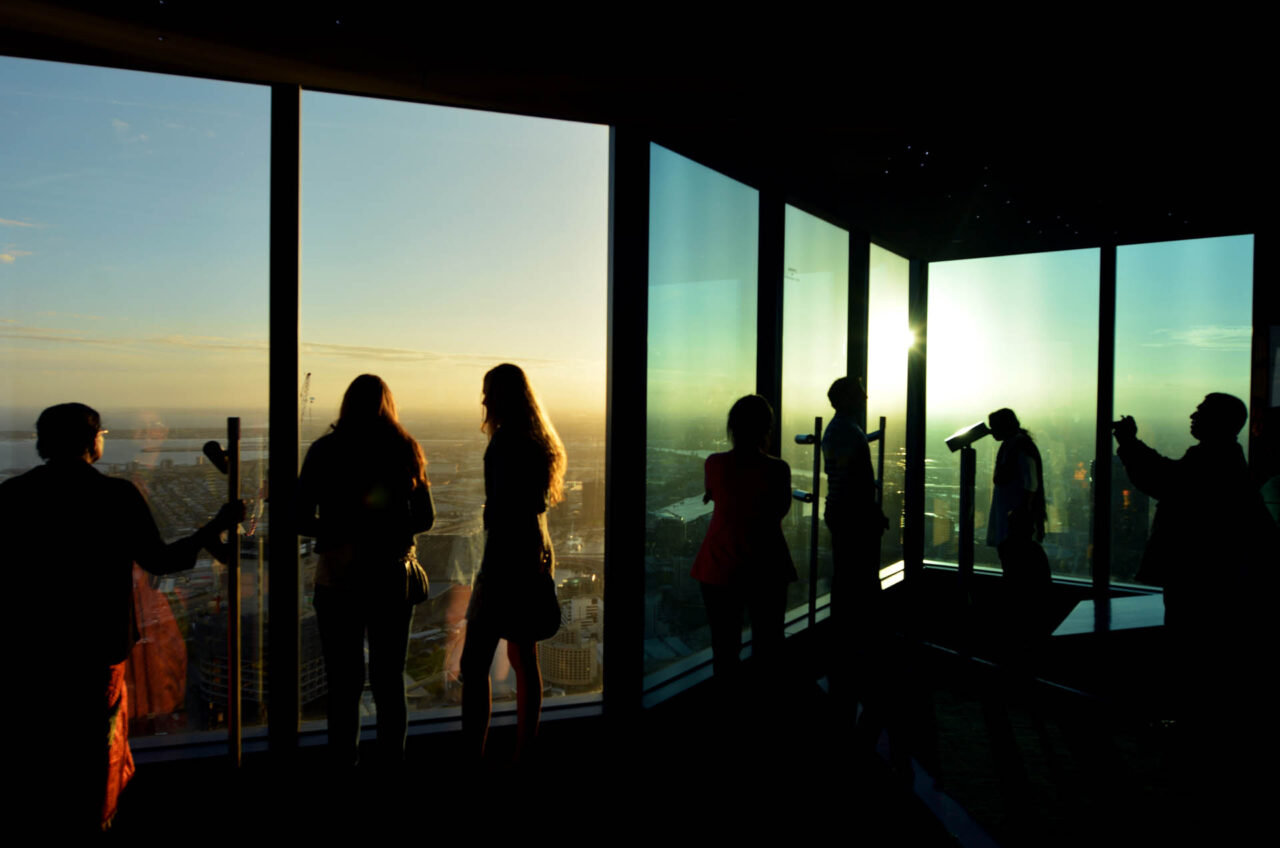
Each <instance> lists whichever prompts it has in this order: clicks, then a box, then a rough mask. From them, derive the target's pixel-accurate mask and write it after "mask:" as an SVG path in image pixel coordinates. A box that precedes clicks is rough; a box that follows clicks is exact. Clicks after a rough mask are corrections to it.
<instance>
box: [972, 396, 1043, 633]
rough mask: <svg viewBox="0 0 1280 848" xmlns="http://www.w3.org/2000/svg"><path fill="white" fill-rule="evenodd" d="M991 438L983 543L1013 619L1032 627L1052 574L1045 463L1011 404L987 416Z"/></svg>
mask: <svg viewBox="0 0 1280 848" xmlns="http://www.w3.org/2000/svg"><path fill="white" fill-rule="evenodd" d="M987 426H988V427H989V428H990V429H991V437H992V438H993V439H995V440H996V441H997V442H999V443H1000V449H999V450H998V451H997V452H996V465H995V473H994V475H993V477H992V487H991V513H990V516H989V517H988V519H987V544H988V545H990V546H992V547H994V548H995V549H996V552H997V553H998V554H999V556H1000V570H1001V571H1002V572H1003V574H1004V578H1005V588H1006V589H1007V594H1008V595H1009V596H1010V601H1011V604H1010V607H1011V613H1012V614H1013V616H1014V618H1015V619H1018V620H1020V621H1021V622H1023V623H1024V624H1026V625H1028V626H1031V625H1032V624H1033V623H1034V621H1035V614H1036V612H1037V611H1038V610H1037V608H1038V607H1039V606H1040V605H1041V604H1043V603H1044V601H1045V599H1046V598H1045V595H1046V593H1047V592H1048V591H1049V588H1050V585H1051V582H1052V577H1051V575H1050V570H1049V559H1048V557H1046V556H1045V553H1044V549H1043V548H1041V547H1040V543H1041V542H1042V541H1044V526H1045V519H1046V516H1047V512H1046V509H1045V497H1044V464H1043V462H1042V461H1041V459H1040V450H1039V449H1038V448H1037V447H1036V443H1035V442H1034V441H1032V439H1031V434H1030V433H1028V432H1027V431H1026V430H1025V429H1023V427H1022V424H1021V422H1019V421H1018V416H1017V415H1016V414H1015V413H1014V411H1013V410H1012V409H997V410H996V411H995V412H993V413H991V415H989V416H988V417H987Z"/></svg>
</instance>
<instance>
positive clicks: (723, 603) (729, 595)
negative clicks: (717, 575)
mask: <svg viewBox="0 0 1280 848" xmlns="http://www.w3.org/2000/svg"><path fill="white" fill-rule="evenodd" d="M699 585H700V586H701V587H702V602H703V604H704V605H706V608H707V623H708V624H709V625H710V627H711V662H712V667H713V668H714V669H715V673H716V677H717V678H719V679H720V683H721V687H722V688H723V687H724V686H727V685H729V684H731V683H732V682H733V679H734V678H735V677H736V676H737V673H738V666H739V664H740V659H739V658H740V656H741V654H742V608H743V598H742V592H741V591H740V590H739V589H738V588H737V587H734V586H715V585H713V584H711V583H701V584H699Z"/></svg>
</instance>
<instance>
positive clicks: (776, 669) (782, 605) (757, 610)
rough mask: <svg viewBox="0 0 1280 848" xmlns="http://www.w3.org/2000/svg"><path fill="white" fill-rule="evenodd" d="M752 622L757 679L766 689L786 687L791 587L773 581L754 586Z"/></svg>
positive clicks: (749, 601) (749, 600)
mask: <svg viewBox="0 0 1280 848" xmlns="http://www.w3.org/2000/svg"><path fill="white" fill-rule="evenodd" d="M747 613H748V615H749V616H750V618H751V658H752V665H754V666H755V669H756V677H757V678H758V679H759V681H760V683H763V684H765V685H772V686H778V685H782V684H781V682H780V681H779V680H777V676H778V675H779V674H780V673H781V671H782V667H783V666H782V650H783V639H784V631H785V628H784V626H783V625H784V621H785V620H786V613H787V584H786V583H782V582H775V581H769V582H765V583H760V584H758V585H753V586H751V589H750V593H749V595H748V597H747Z"/></svg>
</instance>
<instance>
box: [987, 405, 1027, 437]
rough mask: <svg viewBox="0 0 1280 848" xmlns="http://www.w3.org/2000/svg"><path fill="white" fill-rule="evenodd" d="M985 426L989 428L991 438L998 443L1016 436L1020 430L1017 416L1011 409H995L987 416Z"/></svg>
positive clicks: (1020, 425)
mask: <svg viewBox="0 0 1280 848" xmlns="http://www.w3.org/2000/svg"><path fill="white" fill-rule="evenodd" d="M987 426H988V427H990V428H991V438H993V439H995V440H996V441H998V442H999V441H1003V440H1004V439H1007V438H1009V437H1010V436H1015V435H1017V433H1018V431H1019V430H1021V429H1022V424H1020V423H1019V422H1018V416H1017V415H1016V414H1015V413H1014V411H1013V410H1012V409H1008V408H1005V409H997V410H996V411H995V412H993V413H991V414H990V415H988V416H987Z"/></svg>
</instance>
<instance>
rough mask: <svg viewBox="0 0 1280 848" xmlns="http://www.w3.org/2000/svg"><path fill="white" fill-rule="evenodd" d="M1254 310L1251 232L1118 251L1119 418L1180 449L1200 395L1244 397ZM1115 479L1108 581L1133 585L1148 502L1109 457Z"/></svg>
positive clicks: (1157, 444)
mask: <svg viewBox="0 0 1280 848" xmlns="http://www.w3.org/2000/svg"><path fill="white" fill-rule="evenodd" d="M1252 313H1253V236H1247V235H1245V236H1231V237H1227V238H1211V239H1192V240H1187V241H1172V242H1157V243H1154V244H1135V245H1127V246H1124V247H1121V248H1118V249H1117V251H1116V363H1115V415H1116V417H1117V418H1119V417H1120V416H1121V415H1132V416H1133V417H1134V419H1135V420H1136V421H1137V422H1138V428H1139V429H1138V437H1139V438H1140V439H1142V440H1143V441H1144V442H1146V443H1147V444H1149V445H1150V446H1151V447H1153V448H1155V449H1156V450H1158V451H1160V452H1161V453H1162V454H1164V455H1165V456H1168V457H1173V458H1177V457H1180V456H1182V454H1183V452H1184V451H1185V450H1186V449H1187V448H1188V447H1190V446H1191V445H1192V444H1194V442H1195V440H1194V439H1192V438H1191V433H1190V430H1189V416H1190V414H1191V412H1192V411H1194V410H1195V408H1196V406H1197V405H1198V404H1199V403H1200V402H1201V401H1202V400H1203V399H1204V396H1205V395H1206V394H1208V393H1210V392H1225V393H1226V394H1230V395H1235V396H1236V397H1238V398H1240V399H1241V400H1243V401H1245V403H1246V404H1248V401H1249V357H1250V352H1249V349H1250V344H1251V342H1252V328H1253V314H1252ZM1247 426H1248V425H1246V430H1245V431H1244V432H1245V433H1247V432H1248V430H1247ZM1242 441H1243V439H1242ZM1112 478H1113V479H1112V498H1111V501H1112V522H1111V526H1112V553H1111V578H1112V580H1115V581H1118V582H1136V581H1137V576H1138V566H1139V564H1140V562H1141V558H1142V551H1143V549H1144V547H1145V546H1146V542H1147V534H1148V531H1149V529H1150V522H1151V518H1152V516H1153V515H1154V511H1155V502H1154V501H1153V500H1151V499H1150V498H1148V497H1147V496H1146V495H1145V494H1143V493H1142V492H1140V491H1139V490H1138V489H1137V488H1135V487H1134V486H1133V485H1132V484H1131V483H1130V482H1129V478H1128V476H1127V475H1126V474H1125V472H1124V466H1123V465H1121V464H1120V462H1119V460H1118V459H1116V458H1115V457H1114V455H1113V459H1112Z"/></svg>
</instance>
